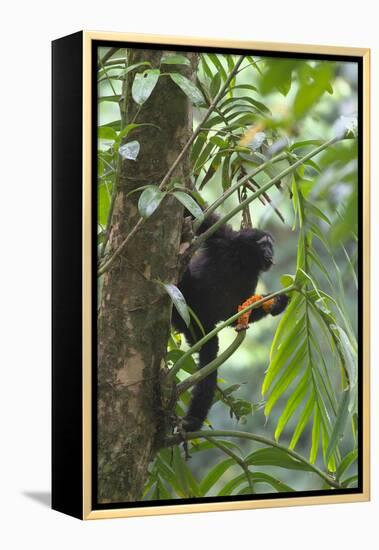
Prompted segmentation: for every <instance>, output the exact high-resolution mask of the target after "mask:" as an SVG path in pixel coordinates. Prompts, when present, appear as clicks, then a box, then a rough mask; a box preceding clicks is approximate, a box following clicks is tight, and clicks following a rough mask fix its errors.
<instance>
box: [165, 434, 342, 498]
mask: <svg viewBox="0 0 379 550" xmlns="http://www.w3.org/2000/svg"><path fill="white" fill-rule="evenodd" d="M199 437H204V438H205V439H212V438H214V437H238V438H240V439H250V440H251V441H256V442H257V443H262V444H263V445H267V446H269V447H275V448H276V449H280V450H281V451H283V452H285V453H286V454H288V455H289V456H290V457H291V458H293V459H295V460H297V461H298V462H301V463H302V464H304V465H305V466H307V469H309V470H312V472H313V473H315V474H317V475H318V476H319V477H320V478H321V479H323V480H324V481H325V482H326V483H327V484H328V485H330V486H331V487H334V488H335V489H343V486H342V485H341V484H340V483H338V482H337V481H335V480H334V479H333V478H331V477H330V476H329V475H328V474H326V473H325V472H323V471H322V470H320V469H319V468H317V466H315V465H314V464H311V463H310V462H309V461H308V460H307V459H306V458H304V457H303V456H301V455H300V454H299V453H297V452H296V451H292V450H291V449H288V448H287V447H285V446H284V445H280V443H277V442H276V441H272V440H271V439H268V438H267V437H264V436H262V435H257V434H252V433H248V432H240V431H234V430H209V431H208V430H201V431H198V432H188V433H186V432H184V433H183V434H178V435H173V436H169V437H167V439H166V441H165V445H166V446H167V447H169V446H171V445H176V444H178V443H180V442H181V441H183V439H184V440H185V441H190V440H191V439H198V438H199Z"/></svg>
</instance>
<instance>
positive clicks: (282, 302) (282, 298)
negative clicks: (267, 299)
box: [270, 294, 290, 317]
mask: <svg viewBox="0 0 379 550" xmlns="http://www.w3.org/2000/svg"><path fill="white" fill-rule="evenodd" d="M289 301H290V299H289V298H288V296H287V294H280V295H279V296H276V298H275V299H274V304H273V306H272V308H271V310H270V313H271V315H273V316H274V317H275V315H279V314H280V313H282V312H283V311H284V310H285V309H286V307H287V305H288V302H289Z"/></svg>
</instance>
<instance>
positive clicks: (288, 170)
mask: <svg viewBox="0 0 379 550" xmlns="http://www.w3.org/2000/svg"><path fill="white" fill-rule="evenodd" d="M339 140H340V138H339V137H334V138H332V139H330V140H328V141H326V142H325V143H323V144H322V145H320V147H317V149H313V151H311V152H310V153H308V154H307V155H305V156H304V157H302V158H301V159H299V160H298V161H296V162H294V163H293V164H291V166H289V167H288V168H286V169H285V170H283V171H282V172H280V173H279V174H277V175H276V176H275V177H274V178H272V179H271V180H270V181H268V182H267V183H266V184H264V185H263V186H262V187H261V188H260V189H259V190H258V191H256V192H255V193H253V194H252V195H250V197H248V198H247V199H245V200H244V201H242V202H241V203H240V204H239V205H237V206H236V207H235V208H233V209H232V210H231V211H230V212H229V213H228V214H225V216H224V217H222V218H220V219H219V220H218V221H217V222H216V223H215V224H213V225H212V226H211V227H210V228H209V229H207V230H206V231H204V233H202V234H201V235H200V236H199V237H197V238H196V240H195V241H194V242H193V244H192V245H191V246H190V248H188V250H187V251H186V257H187V258H188V257H191V256H192V255H193V254H194V252H195V251H196V250H198V249H199V248H200V246H201V245H202V244H203V243H204V242H205V241H206V240H207V239H208V238H209V237H210V236H211V235H213V233H214V232H215V231H217V229H218V228H219V227H221V226H222V225H223V224H225V223H226V222H228V221H229V220H230V219H231V218H233V216H235V215H236V214H238V212H240V211H241V210H243V208H245V207H246V206H247V205H248V204H250V203H251V202H252V201H253V200H255V199H256V198H258V197H260V196H261V195H263V193H264V192H265V191H267V190H268V189H270V187H272V186H273V185H275V184H276V183H277V182H278V181H280V180H281V179H283V178H284V177H285V176H287V175H288V174H290V173H292V172H294V170H296V168H297V167H298V166H301V164H303V163H304V162H305V161H307V160H308V159H310V158H312V157H314V156H315V155H317V154H318V153H320V152H321V151H323V150H324V149H326V148H327V147H329V146H330V145H333V144H334V143H336V142H337V141H339ZM250 177H251V175H250V176H245V177H244V178H242V179H241V180H239V182H238V184H239V185H242V183H244V180H245V181H247V180H248V179H249V178H250ZM236 185H237V184H236ZM233 187H235V186H233ZM230 189H232V188H230ZM230 189H228V191H230ZM233 191H234V189H233ZM227 193H228V192H226V193H224V194H223V195H222V197H225V195H227ZM227 196H228V195H227ZM222 197H220V199H221V198H222ZM225 198H226V197H225ZM225 198H224V199H223V200H225ZM220 199H219V200H217V201H216V202H215V203H214V204H213V205H212V206H211V207H210V208H208V210H206V211H205V214H204V218H203V219H202V220H201V222H200V223H199V225H201V223H202V221H204V219H205V218H206V217H208V216H209V214H210V213H211V212H213V210H215V208H217V206H219V204H221V202H223V200H222V201H221V202H220ZM216 203H217V204H216ZM215 205H216V206H215ZM197 225H198V224H197V223H195V224H194V229H195V230H196V228H197Z"/></svg>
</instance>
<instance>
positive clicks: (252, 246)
mask: <svg viewBox="0 0 379 550" xmlns="http://www.w3.org/2000/svg"><path fill="white" fill-rule="evenodd" d="M239 238H240V239H241V242H242V243H243V246H244V248H245V250H246V255H247V257H248V258H251V260H252V261H253V262H254V263H255V265H256V267H257V268H258V269H259V270H260V271H268V270H269V269H270V267H271V266H272V265H273V263H274V246H273V243H274V239H273V238H272V236H271V235H270V233H266V231H262V230H260V229H243V230H242V231H241V232H240V234H239Z"/></svg>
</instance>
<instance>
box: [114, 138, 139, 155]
mask: <svg viewBox="0 0 379 550" xmlns="http://www.w3.org/2000/svg"><path fill="white" fill-rule="evenodd" d="M139 151H140V144H139V141H135V140H134V141H129V142H128V143H125V144H124V145H121V147H119V150H118V152H119V154H120V156H121V158H123V159H124V160H136V159H137V157H138V154H139Z"/></svg>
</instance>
